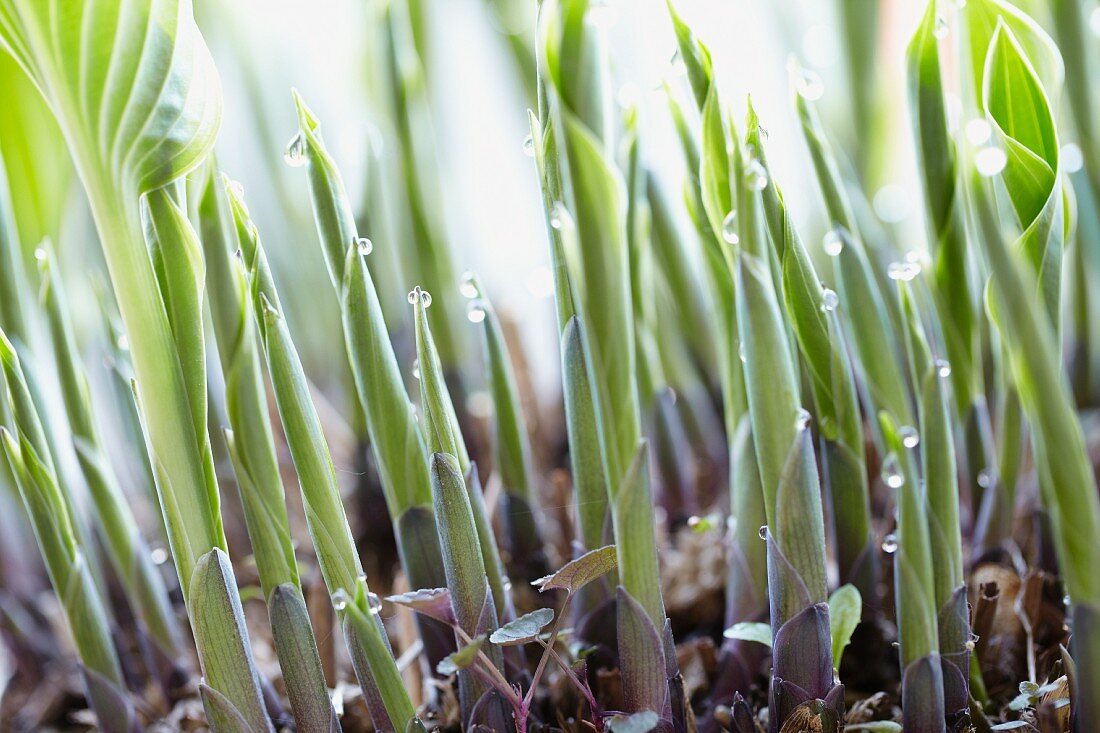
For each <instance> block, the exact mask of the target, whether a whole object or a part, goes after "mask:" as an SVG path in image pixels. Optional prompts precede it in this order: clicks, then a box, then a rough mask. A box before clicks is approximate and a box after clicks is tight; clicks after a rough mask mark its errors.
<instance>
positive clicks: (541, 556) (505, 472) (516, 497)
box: [418, 273, 548, 581]
mask: <svg viewBox="0 0 1100 733" xmlns="http://www.w3.org/2000/svg"><path fill="white" fill-rule="evenodd" d="M463 287H464V288H466V291H465V294H466V295H467V296H470V297H471V300H470V304H469V307H468V312H469V319H470V320H471V321H475V322H477V321H478V319H480V324H481V331H482V335H483V342H484V348H485V362H486V365H487V366H488V368H489V376H488V382H489V393H490V395H492V398H493V413H494V414H493V438H494V439H493V464H494V466H495V467H496V470H497V473H498V474H499V475H500V483H501V489H502V492H503V493H502V494H501V501H502V502H503V503H502V505H501V517H502V519H503V523H504V533H505V543H506V546H507V548H508V554H509V555H510V556H511V565H512V567H513V568H514V572H515V573H518V574H519V576H520V577H521V578H522V579H523V580H526V581H531V580H534V579H535V578H540V577H542V576H543V575H546V573H547V571H548V566H547V561H546V554H545V553H544V552H543V541H542V533H541V532H540V530H539V524H538V517H537V512H538V511H539V502H538V496H537V494H536V491H535V486H534V483H533V480H532V471H533V469H532V467H531V441H530V438H529V436H528V433H527V423H526V421H525V420H524V418H523V409H522V406H521V404H520V398H519V389H518V388H517V387H516V378H515V374H514V371H513V369H512V360H511V358H510V357H509V355H508V344H507V343H506V342H505V340H504V329H503V328H501V325H500V318H498V317H497V312H496V309H495V308H494V307H493V304H492V302H491V301H490V300H489V299H488V298H487V297H486V295H485V292H484V288H483V287H482V285H481V281H480V280H478V278H477V276H476V275H473V274H472V273H469V274H468V275H467V276H466V278H465V280H464V282H463ZM418 323H419V321H418Z"/></svg>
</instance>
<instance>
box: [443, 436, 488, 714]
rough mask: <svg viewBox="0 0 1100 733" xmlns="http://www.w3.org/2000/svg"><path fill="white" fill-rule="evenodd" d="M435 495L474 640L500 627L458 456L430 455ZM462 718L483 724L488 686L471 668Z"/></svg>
mask: <svg viewBox="0 0 1100 733" xmlns="http://www.w3.org/2000/svg"><path fill="white" fill-rule="evenodd" d="M432 494H433V497H434V505H435V516H436V522H437V523H438V525H439V546H440V548H441V549H442V551H443V568H444V571H445V572H446V574H447V588H449V589H450V591H451V605H452V606H453V608H454V613H455V619H456V620H457V622H458V628H460V629H461V630H462V631H463V632H464V633H465V634H466V636H468V637H470V638H475V637H477V636H479V635H482V634H488V633H490V632H491V631H493V630H495V629H496V627H497V614H496V608H495V601H494V593H493V590H492V588H491V587H490V586H489V583H488V582H487V580H486V570H487V568H486V563H485V561H484V558H483V557H482V552H481V546H480V545H479V543H478V528H477V524H476V522H475V521H474V514H473V509H472V508H471V506H470V498H469V495H468V494H467V488H466V482H465V480H464V478H463V476H462V472H461V470H460V468H459V463H458V459H457V458H455V457H454V455H452V454H450V453H445V452H435V453H433V454H432ZM488 651H489V654H490V659H491V660H492V662H493V665H494V666H495V667H496V668H497V669H498V670H501V671H503V668H504V658H503V655H502V654H501V650H500V648H499V647H497V646H495V645H490V647H489V650H488ZM458 681H459V693H460V697H461V704H462V720H463V721H464V724H465V725H474V724H475V723H477V722H479V721H476V720H474V719H473V718H472V717H471V715H472V713H473V712H474V707H475V705H476V704H477V703H478V702H479V701H480V699H481V697H482V695H484V694H486V693H487V692H489V690H490V687H489V685H488V684H487V683H486V682H485V681H484V680H482V679H480V678H478V677H476V676H474V675H473V674H472V673H470V671H469V670H462V671H461V672H460V674H459V679H458Z"/></svg>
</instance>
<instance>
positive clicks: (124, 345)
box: [116, 333, 130, 351]
mask: <svg viewBox="0 0 1100 733" xmlns="http://www.w3.org/2000/svg"><path fill="white" fill-rule="evenodd" d="M116 344H117V345H118V349H119V351H129V350H130V339H128V338H126V334H124V333H123V334H119V337H118V341H117V342H116Z"/></svg>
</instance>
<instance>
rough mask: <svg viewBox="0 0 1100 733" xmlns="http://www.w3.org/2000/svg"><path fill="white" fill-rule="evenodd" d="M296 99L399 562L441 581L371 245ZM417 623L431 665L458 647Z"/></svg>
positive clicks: (418, 443)
mask: <svg viewBox="0 0 1100 733" xmlns="http://www.w3.org/2000/svg"><path fill="white" fill-rule="evenodd" d="M295 101H296V104H297V109H298V123H299V127H300V132H301V135H302V145H303V156H304V158H305V161H306V167H307V172H308V174H309V186H310V194H311V200H312V203H313V213H314V218H315V220H316V224H317V234H318V237H319V239H320V244H321V251H322V253H323V254H324V256H325V262H326V263H327V265H328V270H329V275H330V276H331V278H332V283H333V287H334V288H335V289H336V295H337V298H338V301H339V305H340V312H341V314H342V316H343V325H344V346H345V351H346V352H347V357H348V360H349V363H350V365H351V370H352V374H353V376H354V379H355V388H356V392H357V393H358V396H359V404H360V406H361V408H362V410H363V414H364V417H365V418H366V426H367V433H368V435H369V436H370V439H371V451H372V453H373V455H374V459H375V464H376V466H377V470H378V476H379V480H380V481H381V484H382V490H383V492H384V494H385V497H386V507H387V508H388V509H389V513H390V518H391V520H392V521H393V527H394V536H395V537H396V538H397V545H398V551H399V552H400V554H401V562H402V566H403V567H404V569H405V572H406V573H407V574H408V577H409V583H410V584H411V585H412V586H413V587H414V588H438V587H442V586H443V585H444V583H445V578H444V575H443V572H442V568H441V567H440V564H439V560H440V551H439V540H438V535H437V533H436V528H435V520H434V519H433V518H432V509H431V506H432V489H431V480H430V477H429V471H428V458H427V455H428V454H427V452H426V449H425V446H424V437H423V435H422V434H421V431H420V426H419V424H418V423H417V421H416V415H415V413H414V412H413V409H412V405H411V403H410V401H409V396H408V393H407V392H406V390H405V383H404V381H403V380H402V378H401V371H400V369H399V368H398V366H397V357H396V356H395V355H394V351H393V345H392V344H391V343H390V338H389V333H388V331H387V329H386V322H385V319H384V317H383V315H382V307H381V305H380V304H379V302H378V294H377V292H376V291H375V287H374V281H373V280H372V278H371V273H370V270H369V269H368V268H367V260H366V257H364V256H362V255H361V254H360V253H361V252H362V253H369V252H370V251H371V250H372V249H373V244H372V243H371V242H370V240H367V239H362V238H360V236H359V233H358V232H357V231H356V228H355V218H354V216H353V215H352V212H351V206H350V204H349V202H348V197H347V193H346V192H345V190H344V183H343V179H342V178H341V176H340V172H339V170H338V169H337V168H336V163H335V161H333V159H332V157H331V156H330V155H329V154H328V151H327V150H326V149H325V145H324V142H323V140H322V139H321V133H320V129H319V122H318V120H317V118H316V117H315V116H314V115H313V113H312V112H310V111H309V109H308V108H307V107H306V106H305V103H304V102H303V101H302V99H301V97H299V96H297V95H295ZM417 622H418V625H419V627H420V632H421V637H422V638H423V639H424V643H425V645H426V647H427V650H428V654H427V659H428V662H429V663H430V664H432V665H433V667H434V665H435V664H437V663H438V662H439V661H440V660H442V659H443V658H444V657H445V656H447V654H449V653H450V652H451V651H453V642H452V641H451V636H452V635H451V634H450V632H449V631H448V630H447V629H445V628H444V627H442V625H441V624H438V623H436V622H434V621H432V620H430V619H424V618H421V617H419V615H418V619H417Z"/></svg>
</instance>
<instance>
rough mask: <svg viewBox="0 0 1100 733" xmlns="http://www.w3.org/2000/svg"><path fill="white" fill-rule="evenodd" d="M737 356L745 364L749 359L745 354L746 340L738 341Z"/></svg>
mask: <svg viewBox="0 0 1100 733" xmlns="http://www.w3.org/2000/svg"><path fill="white" fill-rule="evenodd" d="M737 357H738V358H739V359H741V363H742V364H744V363H745V362H746V361H748V357H747V356H746V355H745V342H744V341H738V342H737Z"/></svg>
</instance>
